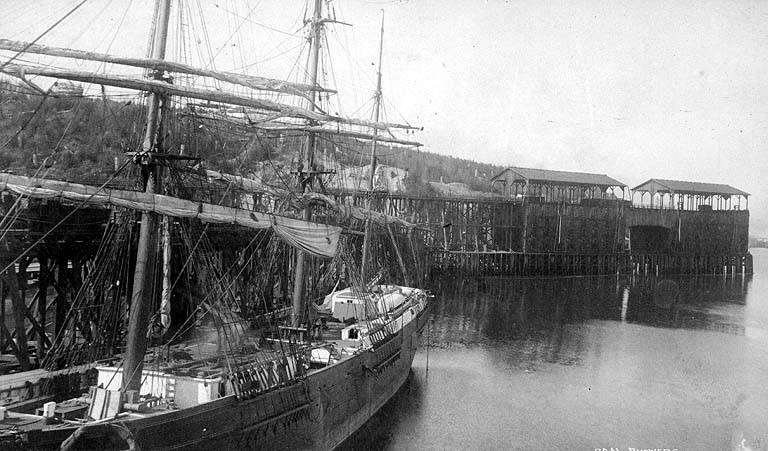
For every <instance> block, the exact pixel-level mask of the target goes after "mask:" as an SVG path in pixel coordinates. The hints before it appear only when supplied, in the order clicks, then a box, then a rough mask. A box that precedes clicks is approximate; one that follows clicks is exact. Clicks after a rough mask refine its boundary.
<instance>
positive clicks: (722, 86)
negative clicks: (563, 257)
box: [0, 0, 768, 236]
mask: <svg viewBox="0 0 768 451" xmlns="http://www.w3.org/2000/svg"><path fill="white" fill-rule="evenodd" d="M6 3H7V4H8V5H7V6H6V7H4V9H5V10H6V17H7V19H6V20H3V21H2V23H0V35H1V36H2V37H9V38H11V39H17V40H31V39H33V38H34V37H35V36H37V35H38V34H40V33H41V32H42V31H44V30H45V29H46V28H47V27H48V26H49V25H50V24H52V23H53V22H55V21H56V20H57V19H58V18H59V17H61V16H62V15H63V14H65V13H66V11H68V10H69V9H70V8H72V7H73V6H74V5H76V4H77V3H79V0H78V1H74V0H39V1H37V2H34V3H32V4H31V3H30V2H27V1H22V0H4V4H6ZM185 5H186V6H185V8H186V9H185V11H186V13H185V14H187V16H186V17H187V19H186V22H185V24H184V25H183V26H182V28H181V29H183V30H185V33H179V32H178V30H177V33H175V34H173V33H172V37H171V41H172V42H171V43H170V44H169V49H170V50H169V57H170V58H171V59H174V57H177V58H176V59H178V57H179V55H182V54H186V55H187V59H186V61H188V62H189V63H191V64H202V65H207V64H211V63H210V61H215V65H216V67H217V68H218V69H226V70H233V71H241V70H245V71H247V72H248V73H252V74H258V75H264V76H270V77H275V78H281V79H283V78H289V79H295V80H297V81H301V79H302V78H303V77H304V75H303V73H302V72H301V70H300V69H299V68H300V67H303V64H305V62H306V50H304V53H299V52H300V51H301V50H302V49H305V47H306V46H305V45H303V44H305V43H306V41H305V39H304V34H303V32H302V31H301V22H302V19H303V15H304V11H305V9H306V6H305V2H303V1H300V0H282V1H274V2H273V1H267V0H263V1H249V2H243V1H235V0H210V1H208V0H194V1H193V0H185ZM329 6H330V8H329V11H330V13H329V14H331V16H332V17H335V18H336V20H337V21H341V22H346V23H350V24H352V25H351V26H347V25H343V24H335V25H329V26H328V32H327V44H328V45H327V47H328V48H327V49H324V52H325V51H327V52H328V53H327V54H328V55H330V56H327V57H325V59H324V65H323V69H324V70H323V72H322V75H321V78H322V80H321V84H324V85H328V86H333V87H336V88H337V89H339V91H340V93H339V94H338V96H336V97H335V98H334V99H333V100H332V102H331V105H333V108H334V109H335V110H338V111H339V112H341V113H342V114H348V115H352V114H360V115H362V116H365V115H366V114H370V106H371V103H370V99H371V95H372V93H373V90H374V86H375V74H376V61H377V52H378V40H379V27H380V22H381V10H384V16H385V34H384V54H383V70H382V72H383V92H384V98H385V100H386V102H385V113H386V116H385V119H387V120H390V121H395V122H403V121H408V122H409V123H412V124H415V125H418V126H421V127H424V130H423V132H420V133H419V134H417V135H416V136H415V137H416V139H418V140H419V141H420V142H422V143H424V144H425V146H424V149H425V150H428V151H430V152H436V153H440V154H444V155H451V156H455V157H459V158H467V159H472V160H475V161H481V162H487V163H493V164H498V165H515V166H523V167H535V168H546V169H555V170H567V171H584V172H595V173H604V174H608V175H610V176H611V177H614V178H616V179H618V180H620V181H622V182H624V183H626V184H627V185H629V186H630V187H633V186H636V185H639V184H640V183H642V182H644V181H645V180H647V179H649V178H652V177H653V178H666V179H676V180H689V181H703V182H712V183H726V184H729V185H732V186H735V187H737V188H740V189H742V190H745V191H747V192H749V193H751V195H752V196H751V198H750V202H749V206H750V211H751V232H752V234H755V235H766V236H768V195H767V194H768V190H767V189H766V188H765V187H766V184H765V183H764V182H763V180H762V177H763V176H764V175H765V174H768V153H766V152H764V151H763V149H764V148H765V147H766V145H767V144H768V77H767V76H766V74H768V58H766V57H765V55H766V50H768V2H766V1H749V0H745V1H736V0H721V1H703V0H697V1H686V0H658V1H644V0H614V1H599V0H569V1H547V0H536V1H533V0H525V1H512V0H510V1H503V0H487V1H484V0H400V1H378V0H334V1H332V2H331V3H330V5H329ZM193 11H195V14H197V15H195V14H193ZM174 17H176V15H174ZM195 17H197V19H195ZM200 17H204V18H205V22H206V23H207V28H203V27H202V20H199V19H200ZM150 18H151V2H150V1H148V0H111V1H109V0H90V1H89V2H88V3H86V4H85V5H84V6H83V7H81V8H80V9H79V10H77V11H76V12H75V13H74V14H73V15H72V16H71V17H70V18H69V19H68V20H67V21H65V22H64V23H62V25H61V26H59V27H57V28H56V29H55V30H54V31H52V32H50V33H49V34H47V35H46V36H44V37H43V38H41V40H40V42H41V43H46V44H49V45H66V46H70V47H75V48H81V49H86V50H98V51H107V50H109V52H110V53H115V54H120V55H129V56H143V55H144V54H145V53H146V44H147V37H146V36H147V29H148V24H149V21H150ZM176 23H177V24H178V22H176ZM175 26H176V28H177V29H178V25H175ZM172 27H173V26H172ZM182 35H184V36H187V39H186V40H182V39H179V38H178V37H179V36H182ZM243 36H245V37H243ZM185 49H186V53H185V51H184V50H185ZM190 49H193V50H190ZM211 56H215V58H211ZM333 112H336V111H333Z"/></svg>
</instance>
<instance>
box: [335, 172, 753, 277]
mask: <svg viewBox="0 0 768 451" xmlns="http://www.w3.org/2000/svg"><path fill="white" fill-rule="evenodd" d="M652 180H656V179H652ZM666 182H669V181H666ZM492 183H494V184H496V185H497V186H498V187H499V188H500V190H501V191H502V193H503V197H502V198H498V199H488V198H483V199H474V198H433V197H414V196H407V195H398V194H384V193H374V194H373V195H372V197H373V200H372V202H371V208H372V209H374V210H377V211H380V212H384V213H387V214H390V215H395V216H399V217H404V218H407V219H408V220H409V221H410V222H412V223H416V224H420V225H422V226H423V227H425V229H426V230H427V233H426V234H425V235H424V236H425V240H426V241H425V244H426V245H427V246H428V247H429V248H430V250H431V253H430V256H431V259H430V268H431V269H432V270H433V271H461V272H464V273H471V274H508V275H524V276H533V275H592V274H616V273H623V274H629V273H638V274H672V273H675V274H745V273H751V272H752V256H751V255H750V254H749V252H748V237H749V212H748V211H747V210H742V209H741V208H740V205H741V203H740V202H738V203H737V204H734V205H731V204H730V203H729V204H728V205H727V206H728V207H730V208H725V207H726V204H725V203H722V204H721V206H720V208H702V207H700V204H699V203H697V200H696V199H694V200H691V201H690V202H688V199H689V197H690V196H704V195H705V194H706V195H707V196H710V198H713V197H715V196H720V197H721V198H726V197H729V196H741V197H742V198H743V199H747V197H748V196H749V194H748V193H745V192H743V191H740V190H737V189H736V188H733V187H729V186H727V185H716V184H696V183H692V182H677V184H670V183H668V185H670V186H673V187H675V188H676V189H677V191H675V192H674V196H673V195H670V198H672V197H674V199H683V200H684V202H682V203H675V202H667V203H666V204H664V203H658V204H657V205H656V207H655V208H646V207H645V206H633V205H632V203H631V199H633V198H635V194H634V193H633V192H632V191H630V190H626V193H625V185H623V184H622V183H621V182H618V181H616V180H615V179H612V178H610V177H608V176H606V175H602V174H587V173H568V172H564V171H546V170H532V169H524V168H508V169H507V170H505V171H503V172H502V173H501V174H499V175H497V176H495V177H494V178H493V179H492ZM641 186H642V185H641ZM510 187H511V188H510ZM618 189H620V196H617V195H615V194H614V193H616V192H617V191H616V190H618ZM696 189H698V190H699V191H695V190H696ZM697 192H698V193H699V194H695V193H697ZM366 196H369V195H362V194H358V195H351V194H345V195H338V196H337V201H338V202H340V203H346V204H352V205H362V202H363V199H365V197H366ZM686 196H688V197H686ZM689 204H690V205H691V206H694V207H695V208H687V207H686V205H689ZM662 207H663V208H662Z"/></svg>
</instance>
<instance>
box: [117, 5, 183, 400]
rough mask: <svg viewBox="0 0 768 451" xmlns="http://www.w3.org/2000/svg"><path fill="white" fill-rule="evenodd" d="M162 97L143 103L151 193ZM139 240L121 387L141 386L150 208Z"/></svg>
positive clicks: (162, 42) (163, 9)
mask: <svg viewBox="0 0 768 451" xmlns="http://www.w3.org/2000/svg"><path fill="white" fill-rule="evenodd" d="M170 10H171V3H170V0H157V1H156V2H155V15H154V18H153V27H152V28H153V29H154V30H155V35H154V37H153V40H152V58H153V59H164V58H165V46H166V41H167V37H168V20H169V17H170ZM154 78H155V79H156V80H160V79H162V72H160V71H155V73H154ZM163 100H164V97H163V96H162V95H160V94H158V93H152V94H151V95H150V96H149V101H148V103H147V129H146V133H145V134H144V142H143V145H142V152H141V164H142V175H143V177H144V179H145V182H146V186H145V188H144V191H145V192H146V193H150V194H154V193H155V192H157V190H158V189H159V188H160V183H159V182H160V180H159V173H158V169H157V167H156V166H155V165H154V163H153V161H152V154H153V153H155V151H156V150H157V149H156V147H157V145H158V139H157V137H158V136H159V133H158V129H159V126H160V116H161V104H162V103H163ZM140 227H141V228H140V233H139V244H138V249H137V253H136V269H135V272H134V278H133V290H132V294H131V307H130V308H131V314H130V318H129V322H128V339H127V344H126V350H125V358H124V361H123V384H122V387H123V390H136V391H137V392H138V391H139V389H140V388H141V375H142V370H143V367H144V354H145V353H146V352H147V337H146V334H147V321H148V319H149V309H150V306H151V296H152V285H153V282H154V266H155V265H154V263H155V258H156V254H157V252H156V251H157V249H156V248H157V234H158V233H157V232H158V230H157V228H158V221H157V215H156V214H155V213H152V212H143V213H142V214H141V226H140Z"/></svg>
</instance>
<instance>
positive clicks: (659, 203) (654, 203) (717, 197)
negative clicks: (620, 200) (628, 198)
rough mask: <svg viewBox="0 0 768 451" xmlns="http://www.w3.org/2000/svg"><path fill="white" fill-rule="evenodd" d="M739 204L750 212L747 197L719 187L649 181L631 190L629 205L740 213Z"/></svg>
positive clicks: (718, 185) (730, 189) (672, 181)
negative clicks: (735, 211) (738, 211)
mask: <svg viewBox="0 0 768 451" xmlns="http://www.w3.org/2000/svg"><path fill="white" fill-rule="evenodd" d="M638 198H639V199H638ZM646 199H647V200H646ZM742 200H744V209H749V193H747V192H745V191H742V190H740V189H737V188H734V187H732V186H730V185H724V184H719V183H701V182H686V181H682V180H666V179H649V180H648V181H646V182H645V183H642V184H640V185H638V186H636V187H635V188H634V189H633V190H632V204H633V205H634V206H635V207H644V208H661V209H673V210H702V211H709V210H741V209H742Z"/></svg>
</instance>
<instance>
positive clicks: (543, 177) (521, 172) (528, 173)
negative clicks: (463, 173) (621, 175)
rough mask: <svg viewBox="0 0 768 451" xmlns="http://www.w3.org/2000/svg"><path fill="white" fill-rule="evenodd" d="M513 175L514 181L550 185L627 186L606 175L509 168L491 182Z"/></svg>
mask: <svg viewBox="0 0 768 451" xmlns="http://www.w3.org/2000/svg"><path fill="white" fill-rule="evenodd" d="M506 173H509V174H511V175H512V177H513V178H512V181H513V182H517V181H524V182H538V183H549V184H552V185H585V186H604V187H611V186H618V187H624V186H627V185H625V184H624V183H621V182H620V181H618V180H616V179H613V178H611V177H608V176H607V175H605V174H590V173H588V172H569V171H552V170H549V169H531V168H519V167H514V166H511V167H508V168H506V169H504V170H503V171H501V172H500V173H499V174H497V175H495V176H493V178H492V179H491V182H494V181H496V180H500V179H503V178H504V177H503V176H504V174H506Z"/></svg>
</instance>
